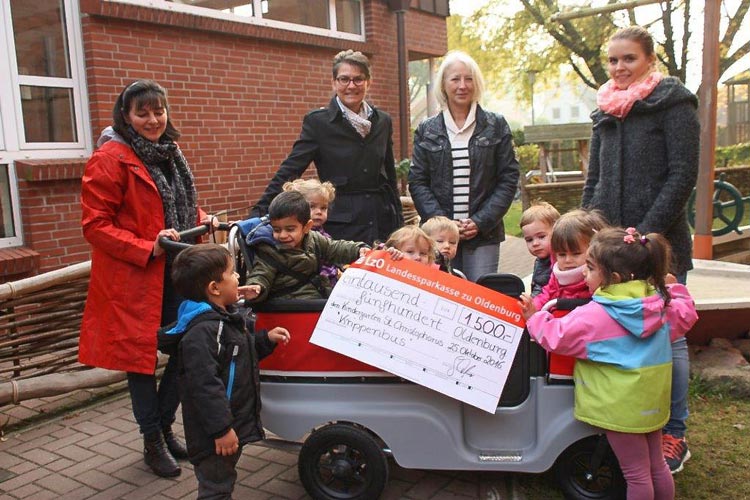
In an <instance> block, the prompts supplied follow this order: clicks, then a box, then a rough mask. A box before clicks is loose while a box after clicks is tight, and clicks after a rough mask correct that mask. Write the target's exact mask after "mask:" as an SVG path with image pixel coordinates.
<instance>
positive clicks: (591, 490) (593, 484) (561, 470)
mask: <svg viewBox="0 0 750 500" xmlns="http://www.w3.org/2000/svg"><path fill="white" fill-rule="evenodd" d="M598 439H599V437H598V436H592V437H589V438H586V439H583V440H581V441H577V442H576V443H573V444H572V445H570V446H569V447H568V448H567V449H566V450H565V451H564V452H563V453H562V454H561V455H560V456H559V457H558V459H557V461H556V462H555V466H554V474H555V479H557V483H558V484H559V485H560V489H561V490H562V492H563V495H564V496H565V498H567V499H569V500H621V499H624V498H625V478H624V477H623V476H622V471H621V470H620V464H619V463H618V462H617V457H615V454H614V452H613V451H612V449H611V448H609V446H607V452H606V454H605V455H604V457H603V459H602V461H601V464H600V466H599V467H598V469H597V470H596V471H595V474H594V477H593V478H591V477H590V476H589V473H590V472H594V471H591V470H590V466H589V465H590V463H591V457H592V456H593V454H594V450H595V449H596V444H597V441H598Z"/></svg>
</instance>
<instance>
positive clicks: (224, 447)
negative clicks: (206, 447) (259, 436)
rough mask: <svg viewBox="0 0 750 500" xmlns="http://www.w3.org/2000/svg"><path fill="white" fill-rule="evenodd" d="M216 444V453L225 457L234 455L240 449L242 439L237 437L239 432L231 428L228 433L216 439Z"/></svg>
mask: <svg viewBox="0 0 750 500" xmlns="http://www.w3.org/2000/svg"><path fill="white" fill-rule="evenodd" d="M214 444H215V445H216V454H217V455H221V456H223V457H228V456H229V455H234V454H235V453H237V450H239V449H240V440H239V439H237V433H236V432H234V429H229V431H228V432H227V433H226V434H224V435H223V436H221V437H220V438H216V439H214Z"/></svg>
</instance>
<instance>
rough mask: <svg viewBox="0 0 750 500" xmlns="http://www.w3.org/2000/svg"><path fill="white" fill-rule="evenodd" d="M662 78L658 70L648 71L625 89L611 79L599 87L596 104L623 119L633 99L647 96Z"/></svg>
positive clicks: (637, 99)
mask: <svg viewBox="0 0 750 500" xmlns="http://www.w3.org/2000/svg"><path fill="white" fill-rule="evenodd" d="M662 78H664V75H662V74H661V73H660V72H658V71H654V72H652V73H650V74H649V75H648V76H647V77H646V78H644V79H643V80H641V81H640V82H636V83H633V84H631V85H630V87H628V88H626V89H619V88H618V87H617V85H615V82H614V81H613V80H609V81H608V82H607V83H605V84H604V85H602V86H601V87H599V91H598V92H597V93H596V104H597V106H599V109H601V110H602V111H604V112H605V113H608V114H610V115H613V116H616V117H617V118H620V119H623V118H625V117H626V116H627V114H628V113H629V112H630V109H631V108H632V107H633V104H635V101H640V100H643V99H645V98H646V97H648V96H649V95H650V94H651V92H653V91H654V88H656V86H657V85H659V82H660V81H661V80H662Z"/></svg>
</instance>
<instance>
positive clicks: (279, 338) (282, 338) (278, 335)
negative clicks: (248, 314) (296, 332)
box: [268, 326, 292, 345]
mask: <svg viewBox="0 0 750 500" xmlns="http://www.w3.org/2000/svg"><path fill="white" fill-rule="evenodd" d="M291 339H292V336H291V335H290V334H289V330H287V329H286V328H282V327H280V326H277V327H276V328H272V329H271V330H270V331H269V332H268V340H270V341H271V342H273V343H274V344H278V343H279V342H281V343H282V344H284V345H287V344H288V343H289V341H290V340H291Z"/></svg>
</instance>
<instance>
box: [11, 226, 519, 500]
mask: <svg viewBox="0 0 750 500" xmlns="http://www.w3.org/2000/svg"><path fill="white" fill-rule="evenodd" d="M532 266H533V257H531V256H530V255H529V254H528V252H527V251H526V247H525V244H524V242H523V241H522V240H520V239H518V238H511V239H509V241H508V242H506V243H504V244H503V246H502V248H501V263H500V269H501V270H502V271H503V272H513V273H515V274H518V275H520V276H524V275H526V274H528V273H530V272H531V269H532ZM122 387H123V384H119V385H116V386H114V387H113V388H110V389H96V390H87V391H76V392H74V393H71V394H67V395H65V396H59V397H55V398H45V399H39V400H31V401H24V402H23V403H22V404H20V405H16V406H12V405H11V406H5V407H3V408H0V428H7V427H8V426H15V427H16V429H18V430H16V431H13V432H10V433H7V434H6V435H4V436H3V437H2V441H0V497H1V498H9V499H16V498H26V499H33V500H42V499H47V498H54V499H58V500H62V499H76V500H78V499H106V500H111V499H128V500H136V499H176V498H194V497H195V495H196V491H197V483H196V480H195V476H194V474H193V472H192V468H191V466H190V464H188V463H183V464H182V466H183V472H182V475H181V476H180V477H178V478H176V479H160V478H157V477H156V476H154V475H153V474H152V473H151V472H150V471H149V470H147V468H146V466H145V465H144V463H143V455H142V439H141V436H140V435H139V433H138V430H137V426H136V424H135V421H134V418H133V414H132V411H131V407H130V399H129V398H128V397H127V395H126V394H125V393H123V392H122V390H121V389H122ZM118 389H119V392H115V393H114V394H113V395H111V396H109V397H106V398H104V399H103V400H100V401H98V402H97V403H95V404H92V405H89V406H85V407H82V406H81V405H82V404H84V403H86V402H87V401H90V400H91V399H92V398H95V397H97V396H98V397H101V395H102V392H103V391H107V390H109V391H110V392H111V391H112V390H118ZM51 413H59V415H58V416H57V417H54V418H51V419H49V418H48V419H44V418H43V417H44V416H45V415H48V414H51ZM35 422H36V423H35ZM175 428H176V431H177V433H178V434H179V435H182V427H181V424H180V422H179V420H178V422H177V424H176V426H175ZM390 470H391V476H390V480H389V482H388V486H387V489H386V492H385V495H384V496H383V498H385V499H418V500H425V499H479V498H481V499H492V500H499V499H503V498H514V499H521V498H523V497H522V496H521V495H520V494H519V493H518V492H517V488H516V487H515V483H514V481H515V479H514V477H513V475H510V474H502V473H481V474H480V473H473V472H444V471H423V470H406V469H402V468H400V467H398V466H397V465H395V463H391V468H390ZM238 471H239V474H238V482H237V489H236V490H235V498H238V499H253V500H255V499H301V498H309V497H308V496H307V495H306V493H305V491H304V489H303V488H302V485H301V484H300V481H299V477H298V475H297V455H296V453H294V452H290V451H281V450H277V449H269V448H264V447H260V446H250V447H247V448H246V449H245V450H244V451H243V455H242V458H241V459H240V462H239V464H238Z"/></svg>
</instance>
